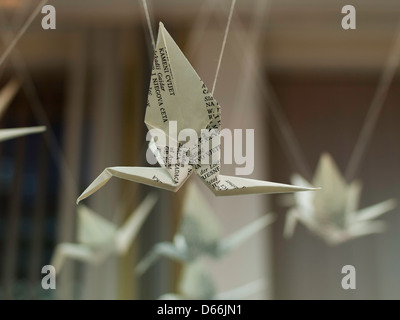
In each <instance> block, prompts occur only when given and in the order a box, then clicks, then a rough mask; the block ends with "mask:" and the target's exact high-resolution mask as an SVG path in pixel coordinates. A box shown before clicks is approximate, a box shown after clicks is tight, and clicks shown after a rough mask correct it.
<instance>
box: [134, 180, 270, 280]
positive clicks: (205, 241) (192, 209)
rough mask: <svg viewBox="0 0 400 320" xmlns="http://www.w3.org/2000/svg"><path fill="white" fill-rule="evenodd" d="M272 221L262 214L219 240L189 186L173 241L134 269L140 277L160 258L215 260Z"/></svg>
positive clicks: (207, 213) (158, 246)
mask: <svg viewBox="0 0 400 320" xmlns="http://www.w3.org/2000/svg"><path fill="white" fill-rule="evenodd" d="M273 221H274V216H273V215H272V214H266V215H264V216H262V217H260V218H258V219H256V220H255V221H253V222H251V223H250V224H248V225H247V226H245V227H243V228H241V229H240V230H238V231H236V232H235V233H233V234H232V235H230V236H228V237H226V238H224V239H220V232H219V223H218V221H217V219H216V217H215V214H214V212H213V210H212V209H211V208H210V207H209V206H208V205H207V200H206V199H204V198H203V197H202V196H201V192H200V190H199V189H198V188H197V187H196V185H195V184H194V183H191V184H189V186H188V190H187V194H186V197H185V201H184V206H183V217H182V220H181V224H180V227H179V231H178V232H177V234H176V235H175V236H174V241H173V242H172V243H170V242H161V243H158V244H156V245H155V246H154V247H153V249H152V250H150V252H149V253H148V254H147V255H146V256H145V257H144V258H143V260H141V261H140V262H139V264H138V265H137V267H136V272H137V273H138V274H140V275H141V274H143V273H144V272H145V271H146V270H147V269H148V268H149V267H150V266H152V265H153V264H154V263H155V262H156V261H157V260H158V259H159V258H160V257H162V256H163V257H168V258H170V259H174V260H178V261H181V262H184V263H188V262H193V261H195V260H196V259H197V258H198V257H200V256H202V255H208V256H211V257H212V258H214V259H218V258H220V257H222V256H223V255H225V254H227V253H229V252H231V251H232V250H234V249H235V248H237V247H238V246H239V245H240V244H242V243H243V242H245V241H246V240H248V239H249V238H250V237H252V236H254V235H255V234H256V233H257V232H258V231H260V230H262V229H263V228H265V227H266V226H268V225H269V224H271V223H272V222H273Z"/></svg>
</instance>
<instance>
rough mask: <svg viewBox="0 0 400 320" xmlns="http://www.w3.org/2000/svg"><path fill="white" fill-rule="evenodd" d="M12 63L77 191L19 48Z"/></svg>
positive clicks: (69, 185) (57, 159)
mask: <svg viewBox="0 0 400 320" xmlns="http://www.w3.org/2000/svg"><path fill="white" fill-rule="evenodd" d="M0 14H1V15H2V12H0ZM2 19H3V20H5V19H4V16H2ZM8 36H9V37H11V36H12V34H9V35H8ZM1 38H2V41H3V43H7V42H8V40H9V38H8V37H7V36H5V35H4V34H1ZM11 61H12V64H13V67H14V70H15V72H16V74H17V77H18V79H19V81H20V83H21V84H22V88H23V89H24V91H25V94H26V96H27V98H28V100H29V102H30V105H31V108H32V111H33V114H34V116H35V117H36V119H37V121H38V122H39V123H41V124H43V125H45V126H46V128H47V133H46V134H44V137H45V140H46V142H47V145H48V147H49V150H50V152H51V154H52V156H53V158H54V160H55V162H56V164H57V165H58V166H60V170H63V171H64V172H66V173H67V175H66V176H67V177H68V181H65V182H64V183H65V184H66V187H67V189H68V190H75V187H74V186H77V184H76V181H75V179H74V178H73V175H72V173H71V171H70V169H69V166H68V164H67V163H66V160H65V157H64V154H63V152H62V150H61V148H60V147H59V145H58V142H57V138H56V135H55V133H54V131H53V129H52V127H51V125H50V121H49V119H48V117H47V115H46V112H45V110H44V107H43V104H42V102H41V100H40V98H39V96H38V93H37V91H36V87H35V84H34V82H33V79H32V78H31V76H30V74H29V71H28V70H27V67H26V65H25V62H24V59H23V57H22V56H21V54H20V53H19V51H18V49H17V48H15V50H14V53H13V54H12V55H11ZM70 194H73V193H70ZM71 201H75V199H72V198H71Z"/></svg>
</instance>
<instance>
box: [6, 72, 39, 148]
mask: <svg viewBox="0 0 400 320" xmlns="http://www.w3.org/2000/svg"><path fill="white" fill-rule="evenodd" d="M18 89H19V83H18V82H17V81H16V80H14V79H12V80H10V81H9V82H8V83H7V84H6V85H5V86H4V87H3V89H1V91H0V117H1V116H2V115H3V114H4V112H5V111H6V109H7V107H8V106H9V104H10V103H11V101H12V99H13V98H14V96H15V94H16V93H17V92H18ZM45 130H46V127H44V126H39V127H29V128H15V129H1V130H0V141H6V140H10V139H14V138H18V137H22V136H26V135H29V134H34V133H40V132H43V131H45Z"/></svg>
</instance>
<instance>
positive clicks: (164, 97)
mask: <svg viewBox="0 0 400 320" xmlns="http://www.w3.org/2000/svg"><path fill="white" fill-rule="evenodd" d="M220 119H221V110H220V106H219V104H218V102H217V101H216V100H215V99H214V97H213V96H212V95H211V93H210V92H209V91H208V89H207V87H206V86H205V85H204V83H203V81H202V80H201V79H200V77H199V76H198V75H197V73H196V71H195V70H194V69H193V67H192V66H191V65H190V63H189V61H188V60H187V59H186V57H185V56H184V55H183V53H182V52H181V50H180V49H179V47H178V46H177V45H176V43H175V42H174V40H173V39H172V37H171V36H170V35H169V33H168V32H167V31H166V30H165V28H164V25H163V24H162V23H160V28H159V32H158V38H157V44H156V50H155V54H154V62H153V72H152V76H151V80H150V87H149V94H148V103H147V109H146V115H145V123H146V125H147V127H148V129H149V130H151V129H157V130H158V132H163V133H165V134H166V136H167V137H168V139H164V140H168V141H162V140H163V139H159V137H157V140H156V139H155V137H154V136H153V138H154V140H152V142H151V143H150V150H152V152H153V153H154V156H155V158H156V159H157V161H158V163H159V164H160V166H161V168H152V167H147V168H146V167H110V168H106V169H105V170H104V171H103V172H102V173H101V174H100V176H98V177H97V178H96V179H95V180H94V181H93V182H92V184H91V185H90V186H89V187H88V188H87V189H86V190H85V191H84V192H83V193H82V194H81V196H80V197H79V198H78V200H77V202H79V201H81V200H82V199H84V198H86V197H88V196H90V195H91V194H93V193H94V192H96V191H97V190H98V189H99V188H101V187H102V186H103V185H104V184H105V183H107V181H108V180H110V179H111V177H113V176H115V177H118V178H121V179H126V180H130V181H134V182H139V183H143V184H146V185H150V186H153V187H158V188H162V189H167V190H170V191H174V192H176V191H177V190H178V189H179V188H180V187H181V186H182V185H183V184H184V182H185V181H186V180H187V179H188V178H189V176H190V175H191V174H192V173H193V172H194V171H195V172H196V174H197V175H198V176H199V177H200V178H201V180H202V181H203V182H205V184H206V185H207V186H208V187H209V189H210V190H211V191H212V192H213V193H214V194H215V195H217V196H227V195H241V194H254V193H283V192H295V191H307V190H314V189H313V188H311V187H297V186H291V185H287V184H280V183H273V182H267V181H260V180H253V179H245V178H240V177H234V176H224V175H221V174H220V169H221V168H220V164H219V157H220V148H219V140H218V145H217V146H210V147H208V148H205V147H202V145H200V142H199V141H200V140H201V137H203V138H204V140H205V141H207V142H209V140H210V139H214V138H213V137H212V136H211V134H210V136H208V137H204V130H206V131H207V132H217V133H216V134H215V136H216V137H217V138H218V139H219V138H220V130H221V125H220ZM175 121H176V122H175ZM172 122H173V123H175V124H176V132H177V133H180V132H182V130H183V129H191V130H194V132H195V133H196V136H197V137H199V140H196V141H190V143H189V142H188V143H185V144H182V143H181V142H179V141H176V140H178V139H177V138H176V135H175V134H173V133H172V132H170V124H171V123H172ZM150 134H151V131H150ZM215 136H214V137H215ZM175 139H176V140H175ZM171 141H172V142H171ZM203 142H204V141H203ZM175 146H176V147H175ZM172 154H174V155H172ZM188 154H190V155H195V156H194V157H193V158H192V159H191V160H194V159H196V158H197V155H198V156H199V157H198V159H197V160H199V159H204V157H207V159H208V158H213V159H214V161H212V162H209V164H202V163H204V161H198V163H197V164H193V162H189V161H188V159H189V158H190V156H188ZM162 155H163V156H162ZM171 158H172V159H173V160H174V161H171V160H170V159H171ZM215 159H217V160H215Z"/></svg>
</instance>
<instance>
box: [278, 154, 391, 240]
mask: <svg viewBox="0 0 400 320" xmlns="http://www.w3.org/2000/svg"><path fill="white" fill-rule="evenodd" d="M292 182H293V183H301V184H304V185H307V184H308V182H307V181H306V180H305V179H304V178H302V177H301V176H300V175H297V174H296V175H293V177H292ZM313 183H315V184H317V185H320V186H322V189H321V190H320V191H318V192H315V193H312V194H311V193H307V194H295V195H294V197H295V206H294V207H292V208H291V209H290V210H289V211H288V213H287V217H286V224H285V231H284V234H285V236H286V237H291V236H292V235H293V233H294V229H295V226H296V222H297V221H300V222H302V223H303V224H304V225H305V226H306V227H307V228H308V229H309V230H310V231H312V232H313V233H315V234H316V235H318V236H319V237H321V238H322V239H324V240H325V241H326V242H327V243H328V244H330V245H337V244H340V243H343V242H345V241H347V240H350V239H353V238H356V237H360V236H363V235H367V234H371V233H379V232H383V231H384V229H385V224H384V222H382V221H372V219H374V218H376V217H378V216H380V215H382V214H384V213H386V212H388V211H390V210H392V209H394V208H395V206H396V201H395V200H393V199H390V200H386V201H383V202H381V203H378V204H375V205H373V206H370V207H367V208H364V209H358V206H359V201H360V195H361V184H360V183H359V182H357V181H353V182H351V183H350V184H348V183H347V182H346V181H345V179H344V177H343V176H342V175H341V173H340V171H339V169H338V168H337V166H336V164H335V163H334V161H333V159H332V158H331V156H330V155H329V154H327V153H324V154H322V156H321V158H320V161H319V164H318V167H317V170H316V173H315V176H314V179H313Z"/></svg>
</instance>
